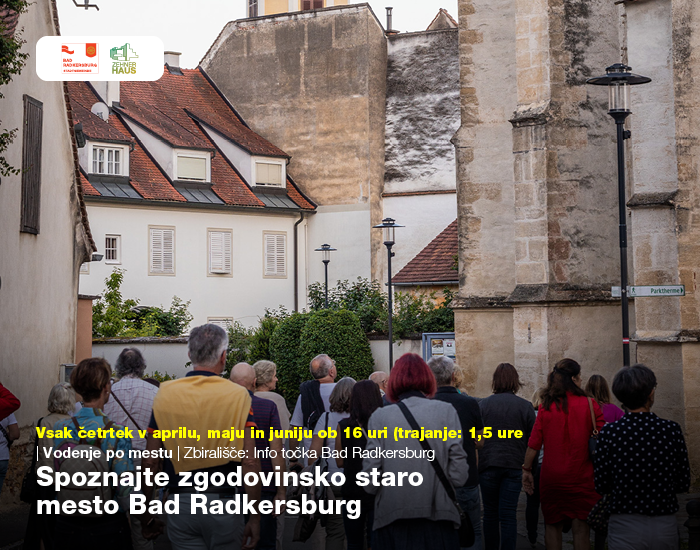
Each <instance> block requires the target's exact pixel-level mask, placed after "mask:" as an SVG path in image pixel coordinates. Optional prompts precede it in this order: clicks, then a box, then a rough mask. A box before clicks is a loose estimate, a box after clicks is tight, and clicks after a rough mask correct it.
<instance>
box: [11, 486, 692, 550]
mask: <svg viewBox="0 0 700 550" xmlns="http://www.w3.org/2000/svg"><path fill="white" fill-rule="evenodd" d="M691 498H700V493H692V494H687V495H678V500H679V501H680V510H679V511H678V515H677V517H678V528H679V530H680V533H681V541H682V544H681V547H682V548H685V547H687V546H685V544H687V540H688V530H687V529H686V528H685V526H684V525H683V524H684V523H685V521H686V520H687V519H688V514H687V512H686V509H685V506H686V504H687V502H688V501H689V500H690V499H691ZM28 515H29V506H28V505H21V506H18V507H16V508H14V509H12V510H9V511H7V512H3V513H2V514H0V550H20V549H21V548H22V540H23V539H24V530H25V527H26V525H27V516H28ZM295 519H296V518H293V517H287V521H285V529H284V531H285V537H284V550H318V549H322V548H323V544H322V543H321V542H322V538H323V531H322V529H321V528H319V529H318V531H317V533H315V534H314V537H313V539H312V540H311V541H308V542H307V543H305V544H301V543H295V542H292V534H293V532H294V521H295ZM538 535H539V537H538V541H537V545H536V546H535V547H534V548H536V549H537V550H544V523H543V522H542V517H541V516H540V525H539V529H538ZM591 547H592V546H591ZM170 548H171V546H170V542H168V539H167V537H166V536H161V537H160V538H159V539H158V540H157V541H156V544H155V550H170ZM517 548H518V550H525V549H529V548H533V547H532V546H531V545H530V543H529V542H528V540H527V531H526V530H525V493H521V494H520V502H519V504H518V546H517ZM571 548H573V542H572V539H571V533H568V534H565V535H564V550H567V549H571Z"/></svg>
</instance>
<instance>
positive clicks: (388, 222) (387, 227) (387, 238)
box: [374, 218, 404, 370]
mask: <svg viewBox="0 0 700 550" xmlns="http://www.w3.org/2000/svg"><path fill="white" fill-rule="evenodd" d="M397 227H404V226H403V225H399V224H397V223H396V222H395V221H394V220H393V219H392V218H384V219H383V220H382V223H380V224H379V225H375V226H374V229H381V230H382V233H383V237H384V246H386V251H387V271H388V273H389V275H388V279H389V281H388V283H387V285H388V287H389V304H388V309H389V317H388V324H389V370H391V368H392V367H393V366H394V334H393V330H392V326H391V322H392V316H393V312H394V306H393V296H392V292H391V258H392V257H393V256H394V253H393V252H392V251H391V247H392V246H394V243H395V242H396V241H395V235H394V231H395V230H396V228H397Z"/></svg>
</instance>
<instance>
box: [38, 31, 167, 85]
mask: <svg viewBox="0 0 700 550" xmlns="http://www.w3.org/2000/svg"><path fill="white" fill-rule="evenodd" d="M163 50H164V46H163V41H162V40H161V39H160V38H158V37H156V36H128V35H120V36H95V35H87V36H44V37H42V38H40V39H39V40H38V41H37V44H36V73H37V75H38V76H39V78H41V79H42V80H46V81H54V82H55V81H58V82H60V81H64V82H65V81H72V80H75V81H81V80H82V81H85V80H97V81H100V82H102V81H115V82H116V81H121V80H123V81H127V80H143V81H145V80H150V81H154V80H158V79H159V78H160V77H161V76H163V67H164V65H165V63H164V59H163Z"/></svg>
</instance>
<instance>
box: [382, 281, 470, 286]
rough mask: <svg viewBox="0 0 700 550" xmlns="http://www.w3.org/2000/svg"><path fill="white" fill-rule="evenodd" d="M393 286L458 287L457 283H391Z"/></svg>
mask: <svg viewBox="0 0 700 550" xmlns="http://www.w3.org/2000/svg"><path fill="white" fill-rule="evenodd" d="M391 284H392V285H393V286H443V285H458V284H459V281H425V282H422V283H413V282H408V283H395V282H394V281H391Z"/></svg>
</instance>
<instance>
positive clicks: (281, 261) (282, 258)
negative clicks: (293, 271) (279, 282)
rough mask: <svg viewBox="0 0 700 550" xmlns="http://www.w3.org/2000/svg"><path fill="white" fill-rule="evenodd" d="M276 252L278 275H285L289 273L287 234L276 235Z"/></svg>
mask: <svg viewBox="0 0 700 550" xmlns="http://www.w3.org/2000/svg"><path fill="white" fill-rule="evenodd" d="M275 236H276V237H277V239H275V253H276V262H275V264H276V269H277V275H279V276H280V277H283V276H284V275H286V274H287V250H286V248H287V247H286V244H287V242H286V241H287V236H286V235H275Z"/></svg>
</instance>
